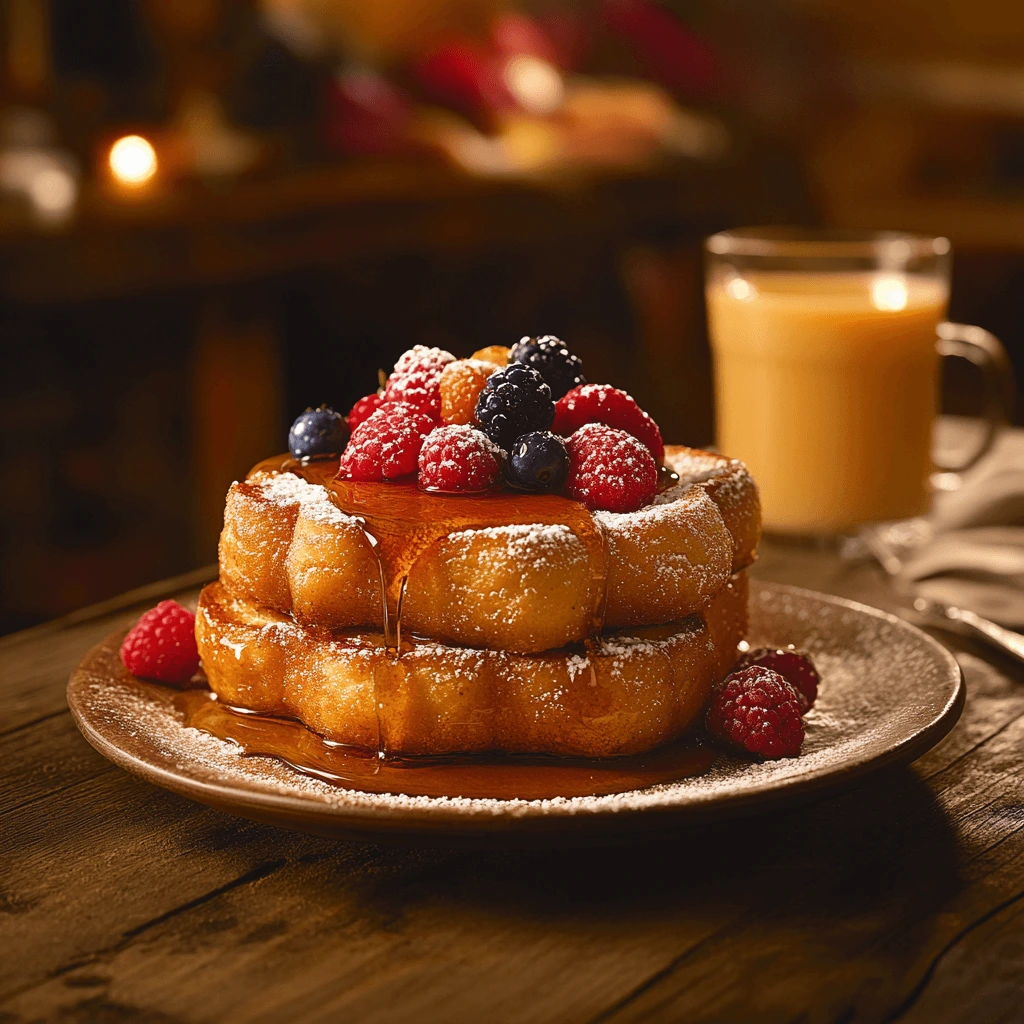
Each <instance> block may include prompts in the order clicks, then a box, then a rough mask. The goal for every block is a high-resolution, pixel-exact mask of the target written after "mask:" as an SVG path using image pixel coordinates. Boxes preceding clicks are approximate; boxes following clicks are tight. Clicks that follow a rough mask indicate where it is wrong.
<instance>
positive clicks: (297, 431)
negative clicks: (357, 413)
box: [288, 405, 348, 459]
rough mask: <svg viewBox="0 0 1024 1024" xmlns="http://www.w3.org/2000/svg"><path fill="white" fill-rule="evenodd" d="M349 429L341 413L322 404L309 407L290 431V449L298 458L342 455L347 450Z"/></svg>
mask: <svg viewBox="0 0 1024 1024" xmlns="http://www.w3.org/2000/svg"><path fill="white" fill-rule="evenodd" d="M347 440H348V430H347V429H346V428H345V421H344V420H343V419H342V418H341V414H340V413H336V412H335V411H334V410H333V409H328V408H327V406H326V405H321V406H320V408H319V409H307V410H306V411H305V412H304V413H303V414H302V415H301V416H299V418H298V419H297V420H296V421H295V422H294V423H293V424H292V428H291V430H289V431H288V450H289V451H290V452H291V453H292V455H293V456H294V457H295V458H296V459H315V458H322V457H325V456H328V455H340V454H341V453H342V452H343V451H344V450H345V442H346V441H347Z"/></svg>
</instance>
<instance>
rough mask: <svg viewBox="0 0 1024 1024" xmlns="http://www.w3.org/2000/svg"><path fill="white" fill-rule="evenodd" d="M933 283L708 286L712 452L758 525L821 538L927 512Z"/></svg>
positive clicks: (855, 279)
mask: <svg viewBox="0 0 1024 1024" xmlns="http://www.w3.org/2000/svg"><path fill="white" fill-rule="evenodd" d="M946 302H947V288H946V285H945V283H944V282H943V281H941V280H938V279H935V278H930V277H923V276H917V277H915V276H913V275H902V274H886V273H810V272H808V273H802V272H785V273H783V272H777V273H776V272H758V273H747V274H744V275H743V276H742V277H741V276H738V275H734V276H729V275H728V274H723V275H721V276H717V277H716V278H714V279H713V280H711V281H710V282H709V284H708V321H709V327H710V332H711V347H712V352H713V356H714V364H715V393H716V402H717V422H718V444H719V445H720V447H721V449H722V451H723V452H725V453H727V454H729V455H732V456H735V457H736V458H739V459H742V460H743V461H744V462H746V464H747V466H748V467H749V469H750V471H751V473H752V474H753V476H754V479H755V480H756V481H757V483H758V486H759V487H760V490H761V500H762V503H763V512H764V523H765V527H766V528H767V529H769V530H774V531H777V532H782V533H803V534H807V533H832V532H837V531H842V530H846V529H849V528H851V527H854V526H857V525H858V524H861V523H866V522H873V521H878V520H888V519H903V518H906V517H909V516H914V515H920V514H922V513H924V512H925V511H927V508H928V502H929V483H928V481H929V475H930V473H931V468H932V465H931V457H930V452H931V435H932V421H933V419H934V416H935V411H936V391H937V371H938V355H937V354H936V348H935V339H936V328H937V326H938V324H939V322H940V321H941V320H942V319H944V317H945V313H946Z"/></svg>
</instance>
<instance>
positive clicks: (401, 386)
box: [383, 345, 455, 423]
mask: <svg viewBox="0 0 1024 1024" xmlns="http://www.w3.org/2000/svg"><path fill="white" fill-rule="evenodd" d="M453 362H455V356H453V355H452V354H451V352H446V351H445V350H444V349H441V348H428V347H427V346H426V345H414V346H413V347H412V348H411V349H409V351H408V352H406V353H404V354H403V355H402V356H401V358H400V359H399V360H398V362H397V363H395V369H394V371H393V372H392V374H391V376H390V377H388V382H387V385H386V387H385V388H384V396H383V397H384V402H385V404H387V403H391V402H406V403H408V404H409V405H414V406H416V407H417V408H418V409H419V410H420V411H421V412H425V413H427V414H428V415H430V416H432V417H433V419H434V422H435V423H436V422H439V421H440V419H441V388H440V384H441V374H442V373H443V372H444V368H445V367H446V366H447V365H448V364H449V363H453Z"/></svg>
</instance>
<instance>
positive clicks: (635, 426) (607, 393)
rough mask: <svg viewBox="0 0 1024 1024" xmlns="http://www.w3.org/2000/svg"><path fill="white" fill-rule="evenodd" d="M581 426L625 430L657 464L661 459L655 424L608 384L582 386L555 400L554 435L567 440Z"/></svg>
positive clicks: (626, 396)
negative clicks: (588, 425)
mask: <svg viewBox="0 0 1024 1024" xmlns="http://www.w3.org/2000/svg"><path fill="white" fill-rule="evenodd" d="M584 423H604V424H606V425H607V426H609V427H615V428H616V429H617V430H625V431H626V432H627V433H629V434H632V435H633V436H634V437H635V438H637V439H638V440H640V441H643V443H644V444H645V445H647V447H648V448H649V449H650V451H651V454H652V455H653V456H654V458H655V460H656V461H658V462H661V460H662V459H663V458H664V456H665V445H664V443H663V442H662V440H661V431H660V430H659V429H658V424H657V423H655V422H654V420H652V419H651V417H650V416H648V415H647V413H645V412H644V411H643V409H641V408H640V406H639V405H637V404H636V402H635V401H634V400H633V399H632V398H631V397H630V396H629V395H627V394H626V392H625V391H620V390H619V389H618V388H613V387H612V386H611V385H610V384H584V385H583V386H582V387H578V388H573V389H572V391H570V392H569V393H568V394H567V395H565V396H564V397H563V398H560V399H559V400H558V404H557V405H556V406H555V424H554V426H553V427H552V428H551V429H552V430H554V431H555V433H556V434H561V435H562V436H563V437H568V436H569V434H571V433H572V432H573V431H574V430H579V428H580V427H582V426H583V424H584Z"/></svg>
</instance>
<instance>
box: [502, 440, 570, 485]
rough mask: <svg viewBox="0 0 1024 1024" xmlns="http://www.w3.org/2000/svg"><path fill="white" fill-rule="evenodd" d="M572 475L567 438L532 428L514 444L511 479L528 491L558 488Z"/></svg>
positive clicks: (510, 467) (509, 474) (510, 461)
mask: <svg viewBox="0 0 1024 1024" xmlns="http://www.w3.org/2000/svg"><path fill="white" fill-rule="evenodd" d="M568 475H569V453H568V452H567V451H566V450H565V442H564V441H563V440H562V439H561V438H560V437H559V436H558V435H557V434H552V433H551V432H550V431H548V430H532V431H530V433H529V434H523V435H522V436H521V437H519V438H517V439H516V443H515V444H514V445H512V452H511V456H510V458H509V463H508V480H509V483H510V484H512V486H513V487H521V488H523V489H524V490H527V491H557V490H560V489H561V487H562V485H563V484H564V483H565V478H566V477H567V476H568Z"/></svg>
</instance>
